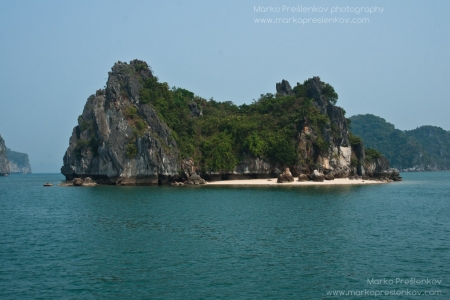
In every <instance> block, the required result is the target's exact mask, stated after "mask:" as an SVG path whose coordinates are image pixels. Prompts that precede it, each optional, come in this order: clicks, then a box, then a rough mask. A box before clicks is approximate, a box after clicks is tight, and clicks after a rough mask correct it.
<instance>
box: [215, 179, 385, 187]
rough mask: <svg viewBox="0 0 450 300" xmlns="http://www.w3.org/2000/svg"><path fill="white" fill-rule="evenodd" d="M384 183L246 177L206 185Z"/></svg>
mask: <svg viewBox="0 0 450 300" xmlns="http://www.w3.org/2000/svg"><path fill="white" fill-rule="evenodd" d="M380 183H385V182H382V181H375V180H362V179H353V180H350V179H348V178H336V179H334V180H324V181H323V182H316V181H293V182H285V183H277V179H276V178H271V179H246V180H223V181H213V182H208V184H207V185H278V186H294V185H361V184H380Z"/></svg>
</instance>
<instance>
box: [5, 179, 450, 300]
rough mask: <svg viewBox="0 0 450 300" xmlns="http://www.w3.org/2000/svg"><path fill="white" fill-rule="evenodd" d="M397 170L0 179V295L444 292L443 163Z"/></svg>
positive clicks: (449, 231) (448, 236) (447, 227)
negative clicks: (360, 177) (209, 178)
mask: <svg viewBox="0 0 450 300" xmlns="http://www.w3.org/2000/svg"><path fill="white" fill-rule="evenodd" d="M402 175H403V177H404V181H403V182H397V183H390V184H380V185H369V186H315V187H311V186H308V187H305V186H297V187H287V186H275V187H242V186H241V187H217V186H195V187H113V186H101V187H90V188H88V187H85V188H77V187H58V186H54V187H48V188H47V187H43V186H42V185H43V183H44V182H46V181H51V182H53V183H54V184H58V183H59V182H60V181H61V180H62V179H63V178H62V176H61V175H58V174H33V175H10V176H9V177H0V299H366V298H373V299H450V290H449V287H450V222H449V215H450V172H437V173H406V174H402ZM384 280H385V281H384ZM401 280H403V281H401ZM406 282H408V284H406ZM336 291H342V292H345V293H348V292H350V293H354V294H353V295H354V296H333V295H331V294H330V295H327V293H332V292H336ZM381 291H382V292H383V293H384V292H388V293H389V292H390V293H395V292H401V293H404V294H403V295H401V296H393V295H384V294H383V295H378V296H377V297H376V298H375V297H374V295H375V293H377V292H381ZM408 293H409V294H408ZM414 293H416V294H417V293H428V294H427V295H424V294H422V296H413V294H414Z"/></svg>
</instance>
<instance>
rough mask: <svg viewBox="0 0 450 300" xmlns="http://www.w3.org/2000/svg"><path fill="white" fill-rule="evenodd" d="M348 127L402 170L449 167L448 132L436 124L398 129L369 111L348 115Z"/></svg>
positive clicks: (429, 169)
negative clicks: (349, 122) (410, 128)
mask: <svg viewBox="0 0 450 300" xmlns="http://www.w3.org/2000/svg"><path fill="white" fill-rule="evenodd" d="M350 120H351V125H350V126H351V131H352V132H353V133H354V134H355V135H358V136H360V137H362V139H363V140H364V143H365V145H366V146H367V147H372V148H376V149H377V150H379V151H380V152H381V153H382V154H383V155H384V156H386V158H387V159H389V161H390V162H391V165H392V166H393V167H394V168H397V169H399V170H401V171H403V172H415V171H416V172H417V171H446V170H450V132H449V131H446V130H444V129H442V128H440V127H437V126H429V125H426V126H420V127H418V128H416V129H413V130H404V131H402V130H399V129H396V128H395V126H394V125H393V124H391V123H389V122H387V121H386V120H385V119H383V118H380V117H377V116H375V115H372V114H365V115H356V116H352V117H350Z"/></svg>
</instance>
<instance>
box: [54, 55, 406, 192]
mask: <svg viewBox="0 0 450 300" xmlns="http://www.w3.org/2000/svg"><path fill="white" fill-rule="evenodd" d="M337 100H338V95H337V93H336V92H335V90H334V88H333V87H332V86H331V85H330V84H328V83H325V82H322V81H321V80H320V78H319V77H313V78H310V79H307V80H305V81H304V82H303V83H297V84H296V85H295V86H294V87H291V85H290V84H289V82H287V81H286V80H282V81H281V82H280V83H277V84H276V94H271V93H267V94H263V95H261V97H260V98H259V99H258V100H257V101H254V102H253V103H252V104H243V105H241V106H236V105H234V104H233V103H232V102H231V101H227V102H217V101H215V100H213V99H210V100H206V99H203V98H201V97H198V96H195V94H194V93H193V92H190V91H188V90H186V89H182V88H176V87H173V88H170V87H169V85H168V84H167V83H165V82H164V83H162V82H159V81H158V77H156V76H155V75H154V74H153V72H152V70H151V69H150V68H149V66H148V65H147V63H146V62H144V61H140V60H133V61H131V62H130V63H124V62H120V61H119V62H117V63H116V64H114V66H113V67H112V69H111V72H109V74H108V81H107V84H106V88H105V89H99V90H97V91H96V93H95V94H94V95H91V96H90V97H89V98H88V100H87V101H86V105H85V106H84V110H83V113H82V114H81V115H80V116H79V117H78V125H77V126H75V128H74V129H73V132H72V136H71V137H70V142H69V147H68V149H67V151H66V153H65V155H64V159H63V160H64V165H63V167H62V168H61V172H62V174H63V175H64V176H65V177H66V180H67V182H68V184H74V185H83V183H84V181H86V183H88V184H89V185H92V184H111V185H153V184H177V185H178V184H179V185H181V184H201V183H205V182H206V181H207V182H215V181H222V180H238V179H247V180H249V179H265V181H268V180H269V181H271V178H274V179H275V180H274V182H277V181H278V182H280V183H282V182H292V181H294V179H295V178H294V177H298V179H295V180H296V181H314V182H321V181H324V180H325V181H332V180H334V179H335V178H346V179H353V180H365V181H370V179H371V180H373V181H385V182H386V181H397V180H401V177H399V172H398V171H397V170H396V169H391V168H390V167H389V162H388V160H387V159H386V158H385V157H384V156H382V155H381V154H380V152H378V151H377V150H376V149H372V148H365V147H364V144H363V141H362V139H361V138H359V137H357V136H354V135H353V134H352V133H351V131H350V120H349V119H346V118H345V110H344V109H342V108H341V107H339V106H336V102H337ZM276 178H278V180H277V179H276Z"/></svg>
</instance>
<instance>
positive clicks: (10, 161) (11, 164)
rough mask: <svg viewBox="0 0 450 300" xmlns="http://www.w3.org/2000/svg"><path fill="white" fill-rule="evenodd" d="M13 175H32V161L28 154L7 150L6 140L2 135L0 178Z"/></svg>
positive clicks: (0, 141)
mask: <svg viewBox="0 0 450 300" xmlns="http://www.w3.org/2000/svg"><path fill="white" fill-rule="evenodd" d="M11 173H17V174H29V173H31V166H30V160H29V158H28V154H26V153H21V152H16V151H13V150H11V149H9V148H7V147H6V144H5V140H4V139H3V138H2V136H1V135H0V176H5V175H8V174H11Z"/></svg>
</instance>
